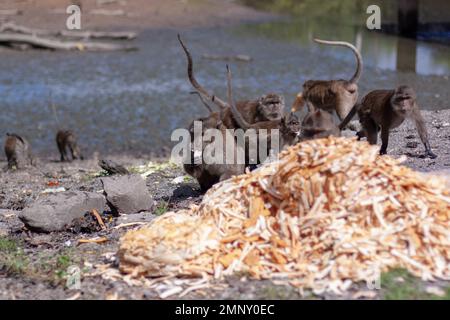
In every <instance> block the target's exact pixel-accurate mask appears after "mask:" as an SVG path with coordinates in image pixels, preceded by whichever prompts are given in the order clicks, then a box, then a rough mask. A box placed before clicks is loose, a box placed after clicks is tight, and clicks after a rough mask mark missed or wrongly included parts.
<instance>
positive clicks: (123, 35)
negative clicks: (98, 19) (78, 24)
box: [0, 22, 137, 40]
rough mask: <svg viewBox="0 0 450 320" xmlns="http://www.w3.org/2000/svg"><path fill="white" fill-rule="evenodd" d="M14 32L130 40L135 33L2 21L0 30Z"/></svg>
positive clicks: (134, 36) (76, 37) (74, 37)
mask: <svg viewBox="0 0 450 320" xmlns="http://www.w3.org/2000/svg"><path fill="white" fill-rule="evenodd" d="M8 31H9V32H14V33H22V34H28V35H36V36H53V37H64V38H73V39H109V40H132V39H135V38H136V36H137V34H136V33H135V32H127V31H123V32H122V31H120V32H106V31H69V30H61V31H56V32H54V31H48V30H42V29H32V28H28V27H25V26H20V25H17V24H15V23H11V22H9V23H4V24H2V25H0V32H8Z"/></svg>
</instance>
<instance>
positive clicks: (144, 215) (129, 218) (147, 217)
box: [116, 211, 156, 225]
mask: <svg viewBox="0 0 450 320" xmlns="http://www.w3.org/2000/svg"><path fill="white" fill-rule="evenodd" d="M155 218H156V215H154V214H152V213H151V212H148V211H144V212H140V213H132V214H127V215H123V216H120V217H118V218H117V220H116V225H120V224H124V223H134V222H150V221H152V220H153V219H155Z"/></svg>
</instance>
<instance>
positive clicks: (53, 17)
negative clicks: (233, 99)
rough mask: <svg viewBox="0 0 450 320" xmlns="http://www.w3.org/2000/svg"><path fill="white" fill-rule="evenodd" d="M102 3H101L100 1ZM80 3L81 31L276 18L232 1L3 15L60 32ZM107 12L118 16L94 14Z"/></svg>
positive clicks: (146, 1) (24, 2)
mask: <svg viewBox="0 0 450 320" xmlns="http://www.w3.org/2000/svg"><path fill="white" fill-rule="evenodd" d="M100 2H101V1H100ZM72 3H73V4H75V3H81V9H82V16H81V23H82V29H85V30H86V29H107V30H111V29H127V28H130V29H135V30H142V29H152V28H191V27H206V26H208V27H209V26H224V25H230V24H232V23H238V22H243V21H248V22H249V21H261V20H262V19H269V18H273V17H274V16H273V15H271V14H267V13H263V12H259V11H256V10H254V9H251V8H247V7H244V6H241V5H239V4H237V3H236V1H230V0H118V1H114V2H112V3H108V4H103V5H99V4H98V1H96V0H77V1H76V0H73V1H71V0H2V1H1V3H0V10H11V9H18V10H20V12H21V14H20V15H14V16H8V15H4V16H1V15H0V21H1V19H2V18H3V19H10V20H13V21H15V22H16V23H18V24H23V25H26V26H28V27H34V28H42V29H50V30H59V29H64V28H65V26H66V19H67V17H68V16H69V15H68V14H66V8H67V6H68V5H69V4H72ZM98 9H101V10H108V11H109V12H110V13H114V12H115V15H104V14H99V13H95V10H98Z"/></svg>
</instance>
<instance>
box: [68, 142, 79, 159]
mask: <svg viewBox="0 0 450 320" xmlns="http://www.w3.org/2000/svg"><path fill="white" fill-rule="evenodd" d="M69 150H70V154H71V156H72V160H77V159H78V156H77V152H76V151H75V150H76V149H75V148H74V147H73V146H72V145H71V146H69Z"/></svg>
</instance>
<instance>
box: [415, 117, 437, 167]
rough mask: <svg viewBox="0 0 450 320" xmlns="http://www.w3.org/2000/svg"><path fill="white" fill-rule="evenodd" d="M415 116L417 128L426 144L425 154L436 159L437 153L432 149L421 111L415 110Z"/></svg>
mask: <svg viewBox="0 0 450 320" xmlns="http://www.w3.org/2000/svg"><path fill="white" fill-rule="evenodd" d="M414 117H415V119H416V128H417V131H418V132H419V136H420V140H422V143H423V145H424V146H425V155H426V156H428V157H430V158H431V159H436V158H437V155H436V154H435V153H434V152H433V151H431V146H430V142H429V140H428V132H427V127H426V126H425V120H424V119H423V117H422V115H421V114H420V111H418V110H417V111H415V112H414Z"/></svg>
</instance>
